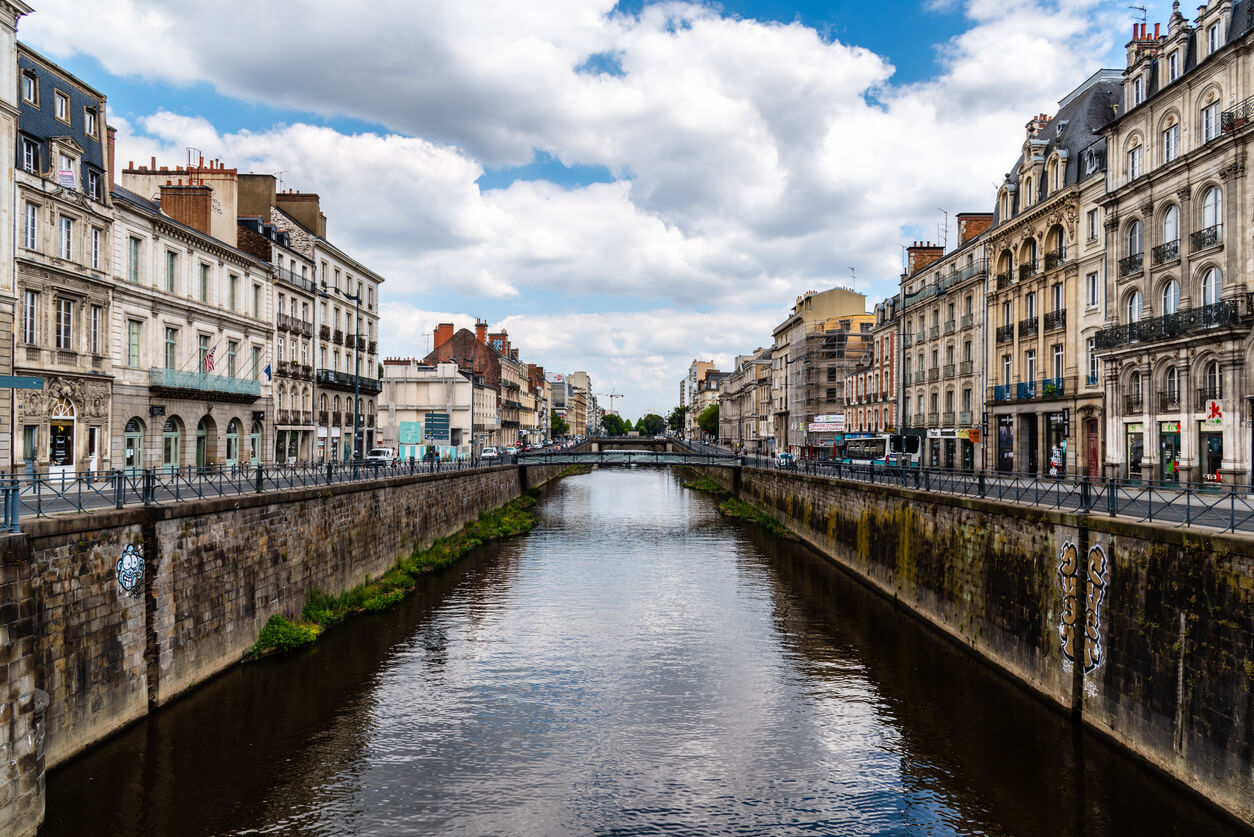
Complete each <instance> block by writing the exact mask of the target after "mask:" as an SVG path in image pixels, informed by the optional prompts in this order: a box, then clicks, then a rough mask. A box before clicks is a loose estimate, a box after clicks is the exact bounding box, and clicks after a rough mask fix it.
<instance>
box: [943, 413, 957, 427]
mask: <svg viewBox="0 0 1254 837" xmlns="http://www.w3.org/2000/svg"><path fill="white" fill-rule="evenodd" d="M953 426H954V413H953V411H952V410H951V411H949V412H947V413H941V427H953Z"/></svg>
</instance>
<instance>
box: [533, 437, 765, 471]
mask: <svg viewBox="0 0 1254 837" xmlns="http://www.w3.org/2000/svg"><path fill="white" fill-rule="evenodd" d="M614 441H617V440H614ZM614 441H601V442H600V443H599V444H597V445H596V446H597V447H598V448H599V450H591V449H589V448H590V446H588V445H580V446H579V447H577V448H568V449H565V450H559V451H552V452H549V453H524V454H521V455H520V456H519V457H518V464H519V465H703V466H710V467H715V468H738V467H740V465H741V464H742V463H741V461H740V459H739V458H738V457H735V456H728V455H718V454H708V453H693V452H692V451H690V450H688V449H687V448H684V447H683V446H682V445H679V444H675V445H672V446H671V447H672V450H670V451H667V450H665V449H663V450H649V449H647V448H643V447H640V448H622V447H617V446H615V445H614ZM594 444H595V443H594Z"/></svg>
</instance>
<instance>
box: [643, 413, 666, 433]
mask: <svg viewBox="0 0 1254 837" xmlns="http://www.w3.org/2000/svg"><path fill="white" fill-rule="evenodd" d="M665 429H666V419H664V418H662V417H661V416H659V415H658V414H657V413H646V414H645V415H643V416H641V417H640V418H639V420H637V421H636V430H638V431H640V432H641V433H643V434H645V435H646V436H656V435H658V434H659V433H661V432H662V431H663V430H665Z"/></svg>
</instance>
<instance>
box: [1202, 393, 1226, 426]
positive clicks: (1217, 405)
mask: <svg viewBox="0 0 1254 837" xmlns="http://www.w3.org/2000/svg"><path fill="white" fill-rule="evenodd" d="M1202 424H1203V425H1205V426H1207V427H1223V424H1224V407H1223V402H1221V401H1216V400H1214V399H1213V398H1212V399H1211V400H1209V401H1207V402H1206V415H1205V418H1203V419H1202Z"/></svg>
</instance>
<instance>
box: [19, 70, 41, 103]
mask: <svg viewBox="0 0 1254 837" xmlns="http://www.w3.org/2000/svg"><path fill="white" fill-rule="evenodd" d="M22 101H23V102H26V103H27V104H32V105H35V106H36V107H38V106H39V82H38V81H37V80H36V78H35V73H34V72H32V71H31V70H23V71H22Z"/></svg>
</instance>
